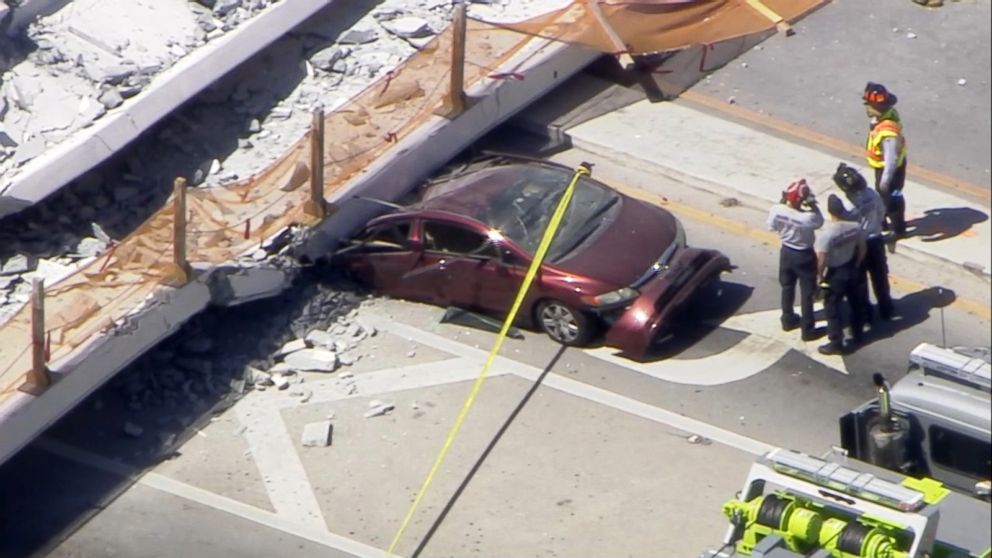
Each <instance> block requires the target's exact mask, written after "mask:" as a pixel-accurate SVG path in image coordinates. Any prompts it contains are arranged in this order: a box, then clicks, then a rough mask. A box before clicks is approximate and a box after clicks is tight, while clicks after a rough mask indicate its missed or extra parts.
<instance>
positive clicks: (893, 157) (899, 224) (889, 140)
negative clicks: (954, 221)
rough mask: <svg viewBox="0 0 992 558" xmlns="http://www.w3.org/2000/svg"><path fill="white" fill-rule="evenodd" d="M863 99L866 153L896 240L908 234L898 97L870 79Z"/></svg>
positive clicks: (904, 141)
mask: <svg viewBox="0 0 992 558" xmlns="http://www.w3.org/2000/svg"><path fill="white" fill-rule="evenodd" d="M862 100H863V101H864V105H865V113H866V114H867V115H868V119H869V122H870V128H869V131H868V139H867V142H866V143H865V155H866V157H867V159H868V165H869V166H870V167H871V168H873V169H875V189H876V190H877V191H878V193H879V195H881V196H882V201H883V202H885V217H886V220H887V223H886V228H887V229H889V230H891V231H892V234H893V237H892V240H897V239H899V238H902V237H904V236H905V235H906V199H905V197H904V196H903V186H905V184H906V138H905V137H904V136H903V133H902V122H901V121H900V119H899V112H898V111H896V109H895V105H896V102H897V101H898V99H897V97H896V96H895V94H894V93H892V92H891V91H889V90H888V89H886V87H885V86H884V85H882V84H880V83H874V82H868V85H866V86H865V91H864V94H863V95H862ZM890 246H892V247H894V246H895V245H894V244H891V245H890Z"/></svg>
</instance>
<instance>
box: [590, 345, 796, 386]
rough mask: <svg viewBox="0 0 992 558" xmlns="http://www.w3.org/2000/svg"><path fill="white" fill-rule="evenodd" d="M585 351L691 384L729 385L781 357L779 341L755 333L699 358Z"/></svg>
mask: <svg viewBox="0 0 992 558" xmlns="http://www.w3.org/2000/svg"><path fill="white" fill-rule="evenodd" d="M585 352H586V354H588V355H591V356H594V357H596V358H598V359H601V360H605V361H607V362H609V363H612V364H615V365H617V366H622V367H624V368H629V369H631V370H636V371H637V372H640V373H641V374H646V375H648V376H653V377H655V378H658V379H659V380H665V381H668V382H675V383H677V384H689V385H694V386H717V385H720V384H729V383H730V382H736V381H738V380H743V379H745V378H749V377H751V376H754V375H755V374H757V373H759V372H761V371H762V370H765V369H767V368H768V367H769V366H771V365H773V364H775V363H776V362H778V359H780V358H782V354H783V352H782V347H781V345H780V344H779V343H777V342H775V341H774V340H772V339H768V338H766V337H761V336H759V335H748V336H747V337H745V338H744V339H742V340H741V341H740V342H739V343H737V344H735V345H734V346H733V347H731V348H730V349H727V350H726V351H723V352H722V353H717V354H715V355H710V356H708V357H703V358H693V359H667V360H659V361H657V362H634V361H632V360H628V359H626V358H624V357H622V356H620V355H619V353H617V351H616V350H615V349H610V348H605V347H604V348H599V349H587V350H586V351H585Z"/></svg>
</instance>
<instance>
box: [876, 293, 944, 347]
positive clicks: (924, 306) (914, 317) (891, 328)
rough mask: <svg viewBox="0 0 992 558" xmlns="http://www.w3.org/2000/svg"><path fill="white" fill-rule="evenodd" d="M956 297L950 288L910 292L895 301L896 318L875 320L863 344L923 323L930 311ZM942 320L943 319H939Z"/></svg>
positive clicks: (941, 306) (939, 307)
mask: <svg viewBox="0 0 992 558" xmlns="http://www.w3.org/2000/svg"><path fill="white" fill-rule="evenodd" d="M956 299H957V295H956V294H955V293H954V291H952V290H951V289H947V288H944V287H930V288H927V289H923V290H922V291H916V292H915V293H910V294H908V295H906V296H904V297H902V298H900V299H898V300H896V301H895V306H896V318H895V319H893V320H892V321H889V322H883V321H876V322H874V323H872V326H871V329H869V330H868V331H867V332H866V334H865V344H870V343H873V342H875V341H878V340H881V339H888V338H890V337H892V336H894V335H895V334H897V333H899V332H900V331H904V330H907V329H909V328H911V327H913V326H916V325H918V324H921V323H923V321H925V320H926V319H927V318H929V317H930V311H931V310H934V309H940V310H941V311H943V308H945V307H947V306H950V305H951V303H953V302H954V301H955V300H956ZM941 321H943V319H942V320H941Z"/></svg>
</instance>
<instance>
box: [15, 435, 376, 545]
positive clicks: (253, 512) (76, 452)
mask: <svg viewBox="0 0 992 558" xmlns="http://www.w3.org/2000/svg"><path fill="white" fill-rule="evenodd" d="M35 445H36V447H39V448H41V449H44V450H45V451H47V452H49V453H52V454H54V455H58V456H59V457H63V458H65V459H69V460H72V461H75V462H77V463H82V464H84V465H88V466H90V467H93V468H94V469H98V470H102V471H105V472H107V473H110V474H113V475H118V476H120V477H124V478H127V477H132V476H135V475H137V474H140V471H138V470H137V469H134V468H132V467H130V466H128V465H125V464H123V463H121V462H119V461H113V460H110V459H107V458H105V457H102V456H99V455H96V454H94V453H91V452H88V451H86V450H81V449H78V448H75V447H72V446H69V445H66V444H63V443H62V442H59V441H56V440H52V439H50V438H39V439H38V440H37V441H36V443H35ZM137 482H138V484H140V485H142V486H147V487H149V488H154V489H155V490H158V491H160V492H165V493H166V494H171V495H173V496H177V497H179V498H184V499H186V500H189V501H192V502H196V503H199V504H202V505H204V506H207V507H210V508H213V509H216V510H220V511H223V512H227V513H229V514H231V515H234V516H237V517H240V518H242V519H246V520H248V521H252V522H254V523H257V524H259V525H264V526H266V527H270V528H272V529H276V530H279V531H282V532H284V533H287V534H290V535H293V536H296V537H299V538H301V539H306V540H308V541H311V542H314V543H317V544H320V545H323V546H326V547H328V548H333V549H335V550H340V551H342V552H346V553H349V554H352V555H354V556H356V557H360V558H393V557H394V555H392V554H389V553H388V552H386V551H384V550H380V549H378V548H375V547H371V546H368V545H366V544H362V543H360V542H358V541H355V540H352V539H349V538H346V537H342V536H340V535H335V534H333V533H329V532H327V530H326V529H313V528H312V527H310V526H305V525H300V524H299V523H295V522H293V521H292V520H290V519H287V518H285V517H281V516H280V515H278V514H275V513H272V512H269V511H266V510H263V509H259V508H256V507H255V506H251V505H249V504H245V503H244V502H239V501H237V500H232V499H231V498H228V497H226V496H221V495H219V494H214V493H213V492H209V491H207V490H203V489H202V488H197V487H195V486H191V485H188V484H186V483H183V482H179V481H177V480H175V479H171V478H169V477H166V476H165V475H160V474H158V473H155V472H148V473H145V474H144V475H142V476H141V478H140V479H138V481H137Z"/></svg>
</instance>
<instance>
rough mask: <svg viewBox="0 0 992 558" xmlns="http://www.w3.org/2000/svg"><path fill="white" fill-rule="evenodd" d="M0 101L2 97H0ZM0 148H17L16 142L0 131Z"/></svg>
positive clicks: (1, 117)
mask: <svg viewBox="0 0 992 558" xmlns="http://www.w3.org/2000/svg"><path fill="white" fill-rule="evenodd" d="M0 99H2V97H0ZM0 119H3V115H2V114H0ZM0 147H17V142H16V141H14V138H12V137H10V134H8V133H7V132H5V131H3V130H0Z"/></svg>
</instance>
